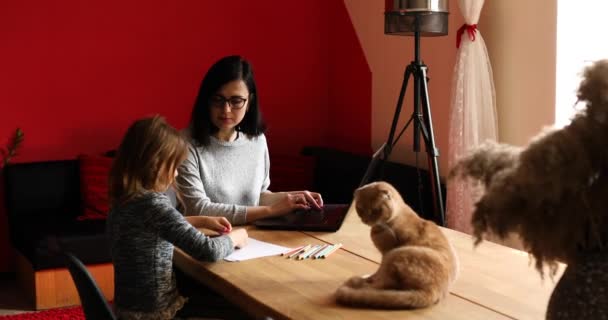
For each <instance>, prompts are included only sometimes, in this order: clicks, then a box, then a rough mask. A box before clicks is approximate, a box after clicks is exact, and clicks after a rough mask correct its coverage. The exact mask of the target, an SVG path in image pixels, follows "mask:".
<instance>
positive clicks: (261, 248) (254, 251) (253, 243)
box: [224, 238, 290, 261]
mask: <svg viewBox="0 0 608 320" xmlns="http://www.w3.org/2000/svg"><path fill="white" fill-rule="evenodd" d="M289 249H290V248H287V247H282V246H278V245H276V244H272V243H268V242H264V241H260V240H256V239H253V238H249V239H247V245H246V246H245V247H243V248H241V249H237V250H234V252H233V253H232V254H230V255H229V256H227V257H226V258H224V260H226V261H243V260H249V259H255V258H260V257H267V256H274V255H279V254H281V253H283V252H287V251H289Z"/></svg>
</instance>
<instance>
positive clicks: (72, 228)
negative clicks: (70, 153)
mask: <svg viewBox="0 0 608 320" xmlns="http://www.w3.org/2000/svg"><path fill="white" fill-rule="evenodd" d="M78 165H79V163H78V160H62V161H46V162H32V163H19V164H12V165H9V166H7V167H6V168H5V171H4V177H5V181H4V182H5V190H6V197H5V199H6V208H7V212H8V222H9V232H10V239H11V243H12V245H13V247H14V248H15V249H16V250H18V251H19V253H21V254H22V255H23V256H25V257H26V258H27V259H28V260H29V261H30V262H31V264H32V267H33V268H34V270H42V269H49V268H59V267H63V266H64V263H63V261H62V259H60V258H58V257H55V256H52V255H50V254H49V253H48V246H49V243H48V241H49V239H50V238H56V239H57V240H58V241H59V243H60V245H61V246H62V248H63V249H64V250H67V251H70V252H72V253H73V254H74V255H76V256H77V257H78V258H79V259H81V260H82V261H83V263H84V264H97V263H106V262H110V261H111V256H110V250H109V246H108V238H107V236H106V234H105V220H84V221H79V220H78V219H77V217H78V216H79V215H81V212H82V197H81V194H80V175H79V167H78Z"/></svg>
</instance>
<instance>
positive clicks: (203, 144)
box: [177, 56, 323, 225]
mask: <svg viewBox="0 0 608 320" xmlns="http://www.w3.org/2000/svg"><path fill="white" fill-rule="evenodd" d="M265 129H266V126H265V125H264V121H263V120H262V115H261V113H260V109H259V106H258V96H257V90H256V85H255V81H254V78H253V72H252V69H251V65H250V64H249V62H247V61H246V60H244V59H243V58H242V57H240V56H228V57H225V58H222V59H220V60H219V61H218V62H216V63H215V64H214V65H213V66H212V67H211V68H210V69H209V71H208V72H207V74H206V75H205V77H204V79H203V81H202V83H201V86H200V88H199V92H198V96H197V97H196V101H195V104H194V109H193V111H192V116H191V120H190V127H189V129H188V135H189V136H190V138H191V142H192V145H191V146H190V152H189V155H188V159H187V160H186V161H185V162H184V163H183V164H182V166H181V167H180V168H179V175H178V177H177V186H178V188H179V194H180V196H181V202H182V205H183V206H184V208H183V209H184V213H185V215H209V216H224V217H226V218H227V219H228V220H229V221H230V222H231V223H232V224H235V225H240V224H245V223H248V222H251V221H254V220H256V219H260V218H265V217H271V216H279V215H283V214H286V213H289V212H291V211H292V210H295V209H307V208H311V207H312V208H317V209H319V208H320V207H321V206H322V205H323V200H322V199H321V195H320V194H318V193H315V192H309V191H291V192H271V191H269V190H268V187H269V185H270V177H269V171H270V161H269V155H268V146H267V144H266V137H265V136H264V131H265Z"/></svg>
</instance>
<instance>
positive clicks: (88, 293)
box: [63, 252, 116, 320]
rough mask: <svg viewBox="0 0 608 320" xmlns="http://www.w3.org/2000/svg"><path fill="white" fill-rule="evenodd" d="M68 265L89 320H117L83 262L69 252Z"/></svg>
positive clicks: (67, 253)
mask: <svg viewBox="0 0 608 320" xmlns="http://www.w3.org/2000/svg"><path fill="white" fill-rule="evenodd" d="M63 256H64V257H65V259H66V264H67V266H68V270H69V271H70V275H71V276H72V280H74V284H75V285H76V289H77V290H78V296H80V301H81V302H82V309H83V311H84V316H85V318H86V319H87V320H97V319H99V320H108V319H116V317H115V316H114V314H113V313H112V309H111V308H110V305H109V304H108V302H107V301H106V299H105V297H104V296H103V294H102V293H101V290H99V287H97V283H96V282H95V279H93V277H92V276H91V274H90V273H89V271H88V270H87V268H86V267H85V266H84V264H82V262H81V261H80V260H79V259H78V258H76V257H75V256H74V255H73V254H71V253H69V252H64V253H63Z"/></svg>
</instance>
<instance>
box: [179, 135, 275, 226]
mask: <svg viewBox="0 0 608 320" xmlns="http://www.w3.org/2000/svg"><path fill="white" fill-rule="evenodd" d="M269 170H270V159H269V157H268V146H267V145H266V137H265V136H264V135H263V134H262V135H259V136H257V137H251V136H248V135H246V134H242V133H240V134H239V138H238V139H236V140H234V141H232V142H225V141H221V140H218V139H216V138H215V137H213V136H212V137H211V142H210V144H209V145H208V146H194V145H191V146H190V152H189V154H188V159H186V161H184V163H183V164H182V165H181V166H180V168H179V170H178V171H179V175H178V176H177V185H178V187H179V189H180V191H181V195H182V198H183V199H182V200H183V202H184V203H183V204H184V213H185V214H186V215H207V216H224V217H226V218H227V219H228V220H229V221H230V222H231V223H232V224H235V225H239V224H244V223H245V222H246V216H247V208H246V207H247V206H257V205H258V204H259V202H260V194H261V193H262V192H264V191H267V189H268V186H269V185H270V176H269Z"/></svg>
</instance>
